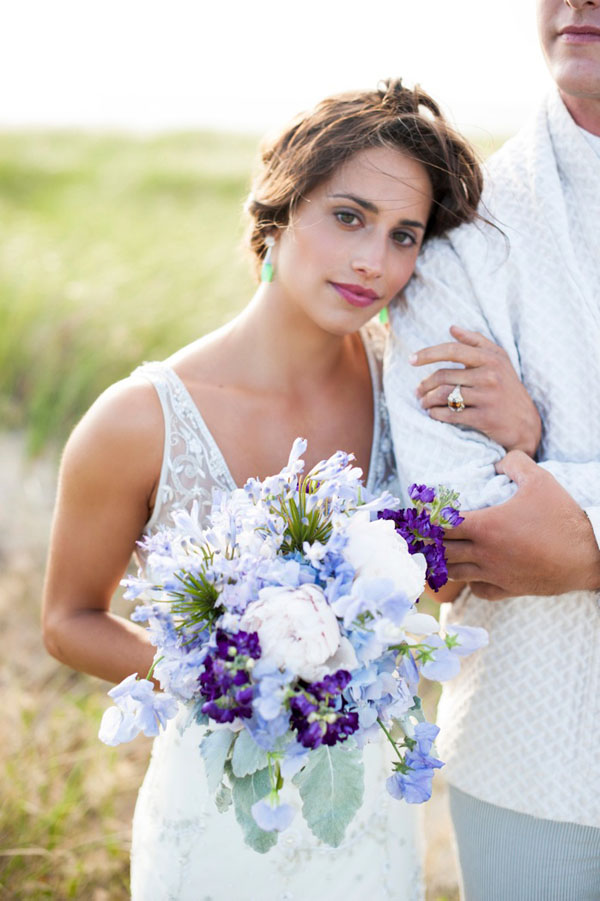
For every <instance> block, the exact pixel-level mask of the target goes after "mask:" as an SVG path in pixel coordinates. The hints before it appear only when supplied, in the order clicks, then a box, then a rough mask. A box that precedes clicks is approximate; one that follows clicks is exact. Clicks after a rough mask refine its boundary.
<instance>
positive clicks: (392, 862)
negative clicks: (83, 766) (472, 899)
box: [131, 325, 423, 901]
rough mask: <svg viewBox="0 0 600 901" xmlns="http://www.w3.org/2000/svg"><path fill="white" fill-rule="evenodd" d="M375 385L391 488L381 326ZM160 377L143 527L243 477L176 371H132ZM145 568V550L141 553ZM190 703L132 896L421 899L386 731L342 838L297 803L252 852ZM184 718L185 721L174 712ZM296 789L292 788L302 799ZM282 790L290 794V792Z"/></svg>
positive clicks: (411, 827) (153, 782)
mask: <svg viewBox="0 0 600 901" xmlns="http://www.w3.org/2000/svg"><path fill="white" fill-rule="evenodd" d="M363 341H364V344H365V348H366V350H367V356H368V359H369V366H370V370H371V378H372V383H373V394H374V402H375V403H374V409H375V424H374V432H373V444H372V450H371V461H370V468H369V474H368V481H367V485H368V488H369V489H380V488H383V487H388V486H390V487H392V489H393V484H392V483H393V480H394V477H395V476H394V462H393V453H392V445H391V439H390V433H389V426H388V420H387V411H386V409H385V405H384V401H383V394H382V390H381V360H382V355H383V341H384V336H383V330H381V329H379V328H377V327H375V326H372V325H371V326H369V327H368V328H366V329H364V330H363ZM136 375H138V376H139V375H142V376H144V377H146V378H147V379H149V380H150V381H151V383H152V384H153V385H154V387H155V389H156V391H157V393H158V395H159V398H160V401H161V405H162V408H163V413H164V419H165V452H164V459H163V466H162V472H161V478H160V486H159V491H158V494H157V500H156V506H155V509H154V513H153V516H152V519H151V520H150V521H149V523H148V525H147V527H146V532H153V531H154V530H156V529H157V528H158V527H159V526H160V525H161V524H170V519H169V514H170V512H171V511H172V510H174V509H176V508H181V507H189V506H190V505H191V503H192V501H194V500H197V501H199V503H200V504H201V505H202V506H203V508H204V509H205V510H208V509H209V507H210V502H211V497H212V489H213V488H215V487H218V488H221V489H225V490H230V489H233V488H234V487H235V484H234V482H233V479H232V476H231V474H230V472H229V469H228V467H227V463H226V462H225V460H224V458H223V455H222V454H221V452H220V451H219V448H218V447H217V445H216V443H215V441H214V439H213V437H212V435H211V434H210V432H209V431H208V428H207V427H206V424H205V423H204V421H203V419H202V416H201V415H200V412H199V410H198V408H197V407H196V405H195V404H194V402H193V400H192V398H191V396H190V395H189V393H188V391H187V389H186V388H185V386H184V384H183V383H182V382H181V380H180V379H179V378H178V376H177V375H176V374H175V373H174V372H173V370H171V369H170V368H169V367H167V366H166V365H165V364H162V363H149V364H145V365H144V366H142V367H140V368H139V369H138V370H136ZM140 562H141V565H142V567H143V560H141V561H140ZM185 717H186V710H185V709H182V710H181V711H180V713H179V715H178V717H177V718H176V719H175V720H171V721H170V722H169V723H168V726H167V728H166V730H165V731H164V732H162V733H161V734H160V735H159V736H158V737H157V738H156V739H155V741H154V747H153V750H152V758H151V761H150V765H149V768H148V772H147V774H146V777H145V779H144V783H143V785H142V788H141V789H140V793H139V796H138V800H137V804H136V809H135V815H134V820H133V842H132V853H131V891H132V897H133V899H134V901H224V899H227V901H307V899H311V901H320V899H327V901H354V899H361V901H363V899H365V898H368V899H369V901H380V899H386V898H389V899H395V901H419V899H422V898H423V886H422V874H421V854H420V836H419V826H418V811H417V809H415V807H411V806H410V805H407V804H405V803H404V802H403V801H395V800H393V799H392V798H391V797H390V796H389V795H388V794H387V792H386V790H385V778H386V777H387V776H388V775H389V774H390V772H391V767H390V761H391V755H390V753H389V751H388V748H389V744H388V742H387V741H385V740H384V741H381V742H375V743H372V744H370V745H368V746H367V747H366V749H365V752H364V762H365V795H364V802H363V806H362V807H361V809H360V811H359V812H358V814H357V816H356V818H355V820H354V821H353V822H352V823H351V825H350V826H349V827H348V830H347V832H346V837H345V840H344V842H343V843H342V844H341V845H340V846H339V847H338V848H330V847H329V846H327V845H324V844H323V843H322V842H320V841H318V840H317V839H315V838H314V836H313V835H312V833H311V832H310V830H309V829H308V827H307V826H306V825H305V824H304V821H303V819H302V816H301V813H300V798H299V796H298V795H297V793H296V789H295V788H294V787H293V786H290V787H289V789H287V791H289V792H290V793H291V794H292V798H291V800H292V803H294V801H295V802H296V806H297V809H298V813H297V814H296V817H295V820H294V821H293V823H292V826H291V827H290V828H289V829H288V830H287V831H286V832H284V833H282V834H281V835H280V836H279V841H278V843H277V845H276V846H275V847H274V848H272V849H271V850H270V851H269V852H267V853H266V854H259V853H257V852H255V851H253V850H251V849H250V848H249V847H248V846H247V845H246V844H245V843H244V840H243V837H242V830H241V828H240V826H239V825H238V823H237V822H236V819H235V813H234V810H233V808H232V807H230V808H229V810H228V811H227V812H226V813H219V812H218V811H217V808H216V806H215V802H214V800H213V797H212V796H211V795H210V794H209V792H208V787H207V783H206V775H205V772H204V762H203V760H202V758H201V756H200V752H199V750H198V746H199V744H200V742H201V740H202V737H203V734H204V731H205V727H203V726H199V725H197V724H192V725H190V726H188V727H187V729H185V730H184V731H183V732H182V731H181V729H180V728H178V725H181V723H182V722H183V721H184V720H185ZM178 721H179V722H178ZM294 794H295V795H296V797H295V798H294V797H293V796H294ZM286 800H290V798H289V797H286Z"/></svg>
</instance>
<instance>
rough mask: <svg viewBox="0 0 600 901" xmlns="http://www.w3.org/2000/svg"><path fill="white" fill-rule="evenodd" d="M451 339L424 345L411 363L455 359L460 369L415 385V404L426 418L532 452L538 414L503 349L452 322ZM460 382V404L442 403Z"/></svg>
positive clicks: (539, 425)
mask: <svg viewBox="0 0 600 901" xmlns="http://www.w3.org/2000/svg"><path fill="white" fill-rule="evenodd" d="M450 332H451V334H452V336H453V337H454V338H455V339H456V340H455V341H452V342H448V343H447V344H437V345H435V346H434V347H425V348H423V350H420V351H418V353H417V354H415V360H414V363H413V365H415V366H423V365H426V364H431V363H449V362H452V363H460V364H462V366H463V367H464V368H462V369H438V370H437V371H436V372H434V373H433V375H430V376H429V377H428V378H426V379H424V380H423V381H422V382H421V384H420V385H419V388H418V396H419V399H420V401H421V405H422V406H423V407H424V408H425V409H426V410H427V411H428V413H429V415H430V416H431V418H432V419H437V420H438V421H440V422H450V423H453V424H454V425H466V426H469V427H470V428H473V429H477V430H478V431H480V432H483V433H484V434H485V435H487V436H488V437H489V438H492V439H493V440H494V441H496V442H497V443H498V444H500V445H502V447H504V448H506V450H507V451H510V450H522V451H524V452H525V453H526V454H529V456H530V457H533V456H534V455H535V452H536V449H537V446H538V444H539V442H540V437H541V434H542V423H541V419H540V415H539V413H538V411H537V408H536V406H535V404H534V403H533V401H532V400H531V398H530V396H529V394H528V393H527V389H526V388H525V387H524V385H523V383H522V382H521V381H520V379H519V377H518V375H517V373H516V372H515V370H514V368H513V366H512V364H511V362H510V360H509V358H508V354H507V353H506V352H505V351H504V350H503V349H502V348H501V347H498V345H497V344H494V343H493V341H490V340H488V339H487V338H485V337H484V336H483V335H480V334H479V332H471V331H468V330H467V329H462V328H458V327H457V326H452V328H451V329H450ZM456 385H460V390H461V393H462V395H463V398H464V402H465V405H466V406H465V409H464V410H462V411H461V412H458V413H457V412H453V411H452V410H450V409H449V408H448V404H447V401H448V395H449V393H450V392H451V391H452V389H453V388H454V387H455V386H456Z"/></svg>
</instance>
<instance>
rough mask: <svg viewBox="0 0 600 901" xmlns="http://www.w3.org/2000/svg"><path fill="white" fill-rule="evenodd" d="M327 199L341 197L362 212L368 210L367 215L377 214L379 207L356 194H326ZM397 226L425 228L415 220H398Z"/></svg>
mask: <svg viewBox="0 0 600 901" xmlns="http://www.w3.org/2000/svg"><path fill="white" fill-rule="evenodd" d="M327 196H328V197H343V198H344V199H345V200H352V201H353V202H354V203H356V204H358V206H361V207H362V208H363V209H364V210H368V211H369V213H378V212H379V207H378V206H377V205H376V204H374V203H372V201H370V200H363V198H362V197H357V196H356V194H328V195H327ZM398 225H412V227H413V228H422V229H423V231H425V226H424V225H423V223H422V222H419V221H418V220H417V219H400V220H399V222H398Z"/></svg>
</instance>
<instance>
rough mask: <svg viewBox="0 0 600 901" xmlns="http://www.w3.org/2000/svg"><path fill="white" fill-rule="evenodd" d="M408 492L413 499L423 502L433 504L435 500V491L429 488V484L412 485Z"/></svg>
mask: <svg viewBox="0 0 600 901" xmlns="http://www.w3.org/2000/svg"><path fill="white" fill-rule="evenodd" d="M408 494H409V497H410V499H411V500H413V501H421V503H423V504H431V503H433V501H434V500H435V491H434V489H433V488H428V487H427V485H417V484H416V483H415V484H414V485H411V486H410V488H409V489H408Z"/></svg>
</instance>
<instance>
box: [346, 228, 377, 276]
mask: <svg viewBox="0 0 600 901" xmlns="http://www.w3.org/2000/svg"><path fill="white" fill-rule="evenodd" d="M384 260H385V241H383V240H381V239H380V238H375V237H374V238H371V239H369V240H365V241H363V242H361V244H360V247H358V248H356V252H355V254H354V259H353V260H352V269H353V270H354V272H356V273H358V274H360V275H362V276H363V277H364V278H369V279H374V278H379V277H380V276H381V275H382V274H383V265H384Z"/></svg>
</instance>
